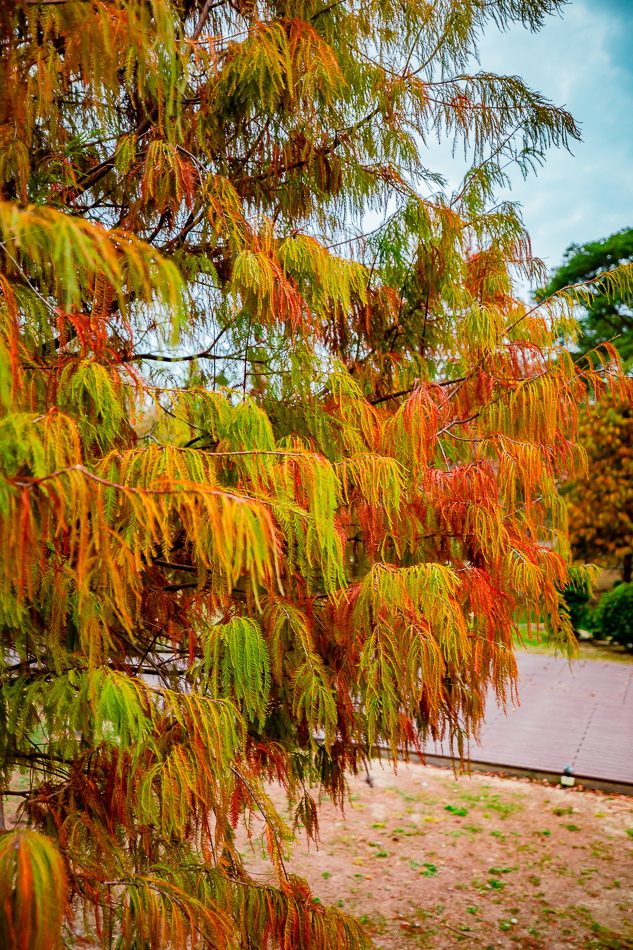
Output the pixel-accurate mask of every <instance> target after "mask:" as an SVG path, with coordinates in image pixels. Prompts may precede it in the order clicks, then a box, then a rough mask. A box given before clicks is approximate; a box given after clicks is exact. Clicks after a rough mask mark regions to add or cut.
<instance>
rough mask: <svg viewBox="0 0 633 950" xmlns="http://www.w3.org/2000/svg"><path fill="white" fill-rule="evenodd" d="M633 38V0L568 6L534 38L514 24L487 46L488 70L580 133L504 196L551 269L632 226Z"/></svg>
mask: <svg viewBox="0 0 633 950" xmlns="http://www.w3.org/2000/svg"><path fill="white" fill-rule="evenodd" d="M632 40H633V0H572V2H571V3H569V4H568V5H567V6H566V7H564V8H563V14H562V16H555V17H550V18H549V20H548V22H547V25H546V26H545V27H543V29H542V30H541V31H540V32H539V33H537V34H532V33H530V32H529V31H527V30H525V29H524V28H523V27H518V26H517V27H513V28H512V29H510V30H508V31H507V32H505V33H500V32H498V31H497V30H496V29H494V28H492V29H489V30H488V31H487V32H486V34H485V35H484V37H483V38H482V42H481V46H480V59H481V67H482V68H483V69H485V70H490V71H492V72H496V73H503V74H512V75H519V76H521V77H522V78H523V79H524V80H525V81H526V82H527V83H528V85H530V86H532V87H533V88H536V89H538V90H539V91H540V92H542V93H543V94H544V95H546V96H547V97H548V98H549V99H551V100H552V101H553V102H554V103H556V104H557V105H565V106H566V107H567V108H568V109H569V110H570V111H571V113H572V114H573V115H574V118H575V119H576V120H577V122H578V123H579V124H580V126H581V131H582V136H583V141H582V142H581V143H575V144H574V147H573V153H574V154H573V156H572V155H570V154H569V153H568V152H566V151H563V150H559V151H555V150H550V151H549V153H548V157H547V161H546V164H545V166H544V167H543V168H541V170H540V171H539V173H538V175H537V176H536V177H535V176H533V175H531V176H530V177H529V178H528V179H527V181H525V182H524V181H523V180H522V178H521V176H520V174H516V175H515V176H514V179H515V180H514V183H513V187H512V190H511V192H510V193H509V195H508V197H510V198H512V199H514V200H517V201H520V202H521V204H522V205H523V215H524V219H525V221H526V224H527V227H528V230H529V232H530V235H531V237H532V242H533V248H534V252H535V253H536V254H537V255H538V256H539V257H542V258H543V259H544V260H545V262H546V264H547V265H548V267H554V266H556V265H557V264H559V263H560V260H561V257H562V254H563V251H564V250H565V248H566V247H567V246H568V245H569V244H571V243H579V244H582V243H584V242H585V241H590V240H592V239H596V238H600V237H606V236H607V235H608V234H611V233H612V232H613V231H617V230H619V229H620V228H623V227H633V57H632V56H631V45H632V44H631V41H632ZM446 171H448V169H447V170H446Z"/></svg>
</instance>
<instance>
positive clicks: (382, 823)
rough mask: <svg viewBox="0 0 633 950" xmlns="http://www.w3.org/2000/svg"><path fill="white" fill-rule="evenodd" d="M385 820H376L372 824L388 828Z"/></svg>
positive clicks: (374, 826) (373, 826)
mask: <svg viewBox="0 0 633 950" xmlns="http://www.w3.org/2000/svg"><path fill="white" fill-rule="evenodd" d="M386 827H387V826H386V824H385V823H384V821H375V822H374V823H373V825H372V828H386Z"/></svg>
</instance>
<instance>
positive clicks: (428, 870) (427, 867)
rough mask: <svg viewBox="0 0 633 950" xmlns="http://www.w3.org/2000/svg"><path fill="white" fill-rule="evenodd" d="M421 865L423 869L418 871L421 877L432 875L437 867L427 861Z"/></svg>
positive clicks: (435, 872)
mask: <svg viewBox="0 0 633 950" xmlns="http://www.w3.org/2000/svg"><path fill="white" fill-rule="evenodd" d="M423 867H424V871H420V874H421V875H422V876H423V877H433V875H434V874H437V867H436V866H435V865H434V864H430V863H429V862H428V861H425V862H424V864H423Z"/></svg>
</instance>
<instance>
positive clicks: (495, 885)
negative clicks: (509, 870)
mask: <svg viewBox="0 0 633 950" xmlns="http://www.w3.org/2000/svg"><path fill="white" fill-rule="evenodd" d="M488 884H489V886H490V889H491V890H493V891H502V890H503V888H504V887H505V886H506V882H505V881H500V880H499V878H498V877H491V878H489V879H488Z"/></svg>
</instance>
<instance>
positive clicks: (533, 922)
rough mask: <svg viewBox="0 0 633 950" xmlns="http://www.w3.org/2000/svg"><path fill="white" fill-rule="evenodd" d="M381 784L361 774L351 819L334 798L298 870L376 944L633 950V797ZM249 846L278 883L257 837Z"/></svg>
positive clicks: (460, 781)
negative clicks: (361, 925)
mask: <svg viewBox="0 0 633 950" xmlns="http://www.w3.org/2000/svg"><path fill="white" fill-rule="evenodd" d="M373 775H374V787H373V788H370V787H369V785H368V784H367V782H366V781H365V778H364V776H358V777H357V778H353V777H352V778H351V779H350V798H351V800H350V801H349V802H348V803H347V805H346V807H345V811H344V814H342V813H341V812H340V811H339V810H338V809H337V808H335V807H334V805H333V804H332V803H331V802H330V801H329V800H327V799H326V800H325V801H324V802H323V807H322V810H321V818H320V830H321V840H320V844H319V848H318V850H317V849H316V848H315V847H314V845H313V844H311V845H310V848H308V846H307V844H306V842H305V840H301V838H300V839H299V840H298V841H297V844H296V845H295V847H294V850H293V853H292V856H291V857H290V859H289V861H288V865H287V866H288V870H290V871H292V872H294V873H296V874H299V875H300V876H302V877H305V878H306V879H307V880H308V881H309V883H310V885H311V887H312V889H313V892H314V894H315V895H317V896H318V898H319V899H320V900H322V901H323V902H324V903H327V904H334V905H336V906H338V907H341V908H343V909H344V910H345V911H347V912H349V913H350V914H353V915H355V916H356V917H358V918H360V920H361V921H362V922H363V923H364V924H365V926H366V928H367V930H368V932H369V933H370V934H371V936H372V939H373V941H374V945H375V947H376V948H382V950H413V948H432V950H449V948H451V950H452V948H455V947H460V946H463V947H473V948H476V950H498V948H500V947H505V948H518V950H563V948H565V950H567V948H570V947H572V948H579V950H580V948H582V950H585V948H587V950H590V948H591V950H633V798H625V797H623V796H610V795H607V794H603V793H599V792H591V791H583V790H579V789H576V788H574V789H569V790H567V789H562V788H558V787H552V786H549V785H541V784H536V783H530V782H528V780H527V779H509V778H500V777H498V776H496V775H482V774H473V775H472V776H460V777H459V778H455V776H454V775H453V773H452V772H451V771H449V770H446V769H439V768H432V767H425V766H422V765H418V764H415V765H414V764H411V765H409V766H405V765H402V764H401V765H400V766H399V768H398V773H397V775H394V774H393V772H392V770H391V768H390V766H388V765H385V767H384V769H382V768H381V766H380V764H374V766H373ZM271 794H272V797H273V799H274V800H275V801H276V803H277V804H278V806H279V807H280V808H281V810H282V812H283V811H284V810H285V805H284V804H283V802H284V795H283V792H282V791H281V790H278V789H276V788H273V789H272V790H271ZM241 847H242V853H243V854H244V857H245V859H246V860H247V864H248V866H249V869H250V870H251V871H252V872H254V873H256V874H259V875H261V876H262V877H266V876H267V874H268V867H269V865H267V862H266V861H265V860H264V859H263V858H262V857H261V856H260V855H261V850H260V849H258V844H257V842H255V852H254V853H253V852H252V851H251V849H250V846H249V845H248V843H247V842H244V843H243V844H242V845H241ZM333 950H335V948H333Z"/></svg>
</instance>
